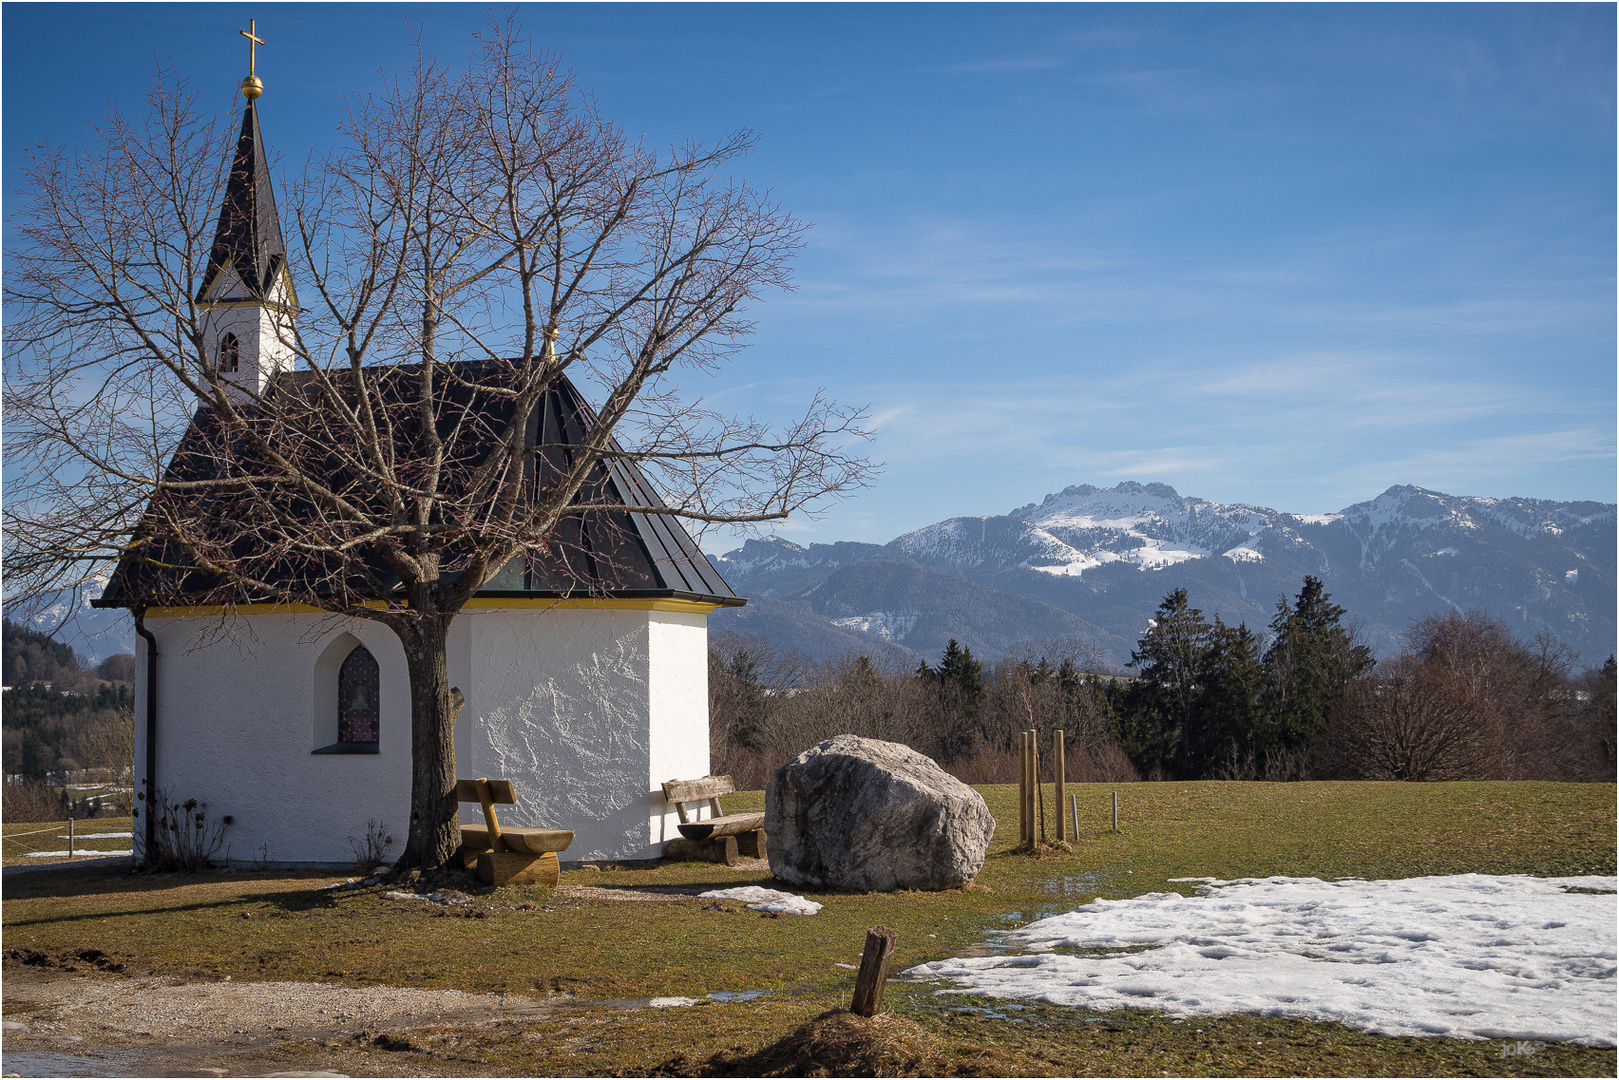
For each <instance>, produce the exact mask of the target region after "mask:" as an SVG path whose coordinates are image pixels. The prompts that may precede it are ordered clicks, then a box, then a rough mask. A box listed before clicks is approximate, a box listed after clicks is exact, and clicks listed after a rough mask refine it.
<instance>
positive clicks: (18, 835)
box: [0, 825, 66, 840]
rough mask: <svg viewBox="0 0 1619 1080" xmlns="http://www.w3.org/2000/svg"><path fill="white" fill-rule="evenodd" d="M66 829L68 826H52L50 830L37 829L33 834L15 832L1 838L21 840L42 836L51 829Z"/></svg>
mask: <svg viewBox="0 0 1619 1080" xmlns="http://www.w3.org/2000/svg"><path fill="white" fill-rule="evenodd" d="M65 827H66V826H64V825H52V826H51V827H50V828H48V829H35V830H34V831H33V832H14V833H7V834H6V835H5V836H3V837H0V839H4V840H17V839H20V838H21V837H24V836H38V835H39V834H40V833H42V832H50V831H51V829H61V828H65Z"/></svg>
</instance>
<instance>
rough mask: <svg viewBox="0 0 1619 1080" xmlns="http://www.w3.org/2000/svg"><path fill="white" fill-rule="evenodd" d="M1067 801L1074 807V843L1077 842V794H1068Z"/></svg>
mask: <svg viewBox="0 0 1619 1080" xmlns="http://www.w3.org/2000/svg"><path fill="white" fill-rule="evenodd" d="M1068 801H1069V803H1070V804H1071V805H1072V806H1073V808H1074V843H1076V844H1077V843H1079V796H1078V795H1070V796H1068Z"/></svg>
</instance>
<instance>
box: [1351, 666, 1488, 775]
mask: <svg viewBox="0 0 1619 1080" xmlns="http://www.w3.org/2000/svg"><path fill="white" fill-rule="evenodd" d="M1456 691H1457V687H1456V686H1455V685H1454V682H1453V681H1452V680H1451V679H1450V678H1448V677H1447V675H1446V673H1445V672H1444V671H1443V670H1442V669H1438V668H1436V667H1434V666H1433V665H1431V664H1427V663H1424V662H1422V661H1421V660H1418V659H1415V658H1413V657H1410V656H1401V657H1397V658H1395V659H1394V660H1390V661H1386V662H1385V663H1383V664H1382V665H1379V668H1378V670H1377V671H1376V672H1375V673H1373V674H1372V675H1370V676H1368V677H1366V678H1362V679H1358V680H1356V681H1355V682H1353V683H1351V684H1350V685H1349V687H1348V688H1347V689H1346V690H1345V692H1344V695H1343V697H1342V698H1341V699H1340V700H1339V702H1338V704H1337V706H1336V708H1335V709H1334V712H1333V714H1332V718H1331V720H1330V721H1329V723H1328V730H1327V733H1326V740H1325V742H1326V745H1327V747H1328V748H1329V749H1328V751H1327V752H1328V753H1329V754H1330V757H1331V758H1332V760H1333V761H1334V763H1335V764H1337V765H1339V766H1340V768H1339V769H1338V771H1341V772H1345V773H1346V774H1348V775H1352V776H1354V777H1356V778H1357V779H1364V780H1476V779H1483V778H1486V777H1489V776H1491V775H1492V774H1493V773H1494V772H1495V771H1496V770H1497V766H1498V763H1499V760H1500V754H1499V750H1498V747H1497V746H1496V745H1495V742H1494V740H1493V739H1492V738H1491V737H1490V735H1491V733H1490V732H1489V730H1488V729H1487V728H1486V727H1484V726H1483V725H1481V724H1479V723H1478V721H1477V718H1476V717H1475V716H1474V715H1472V714H1471V713H1470V712H1469V711H1468V709H1467V706H1466V701H1465V698H1464V697H1463V696H1462V695H1460V694H1458V693H1457V692H1456Z"/></svg>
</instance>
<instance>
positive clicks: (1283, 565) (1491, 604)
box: [710, 481, 1619, 666]
mask: <svg viewBox="0 0 1619 1080" xmlns="http://www.w3.org/2000/svg"><path fill="white" fill-rule="evenodd" d="M1615 510H1616V508H1615V506H1614V504H1611V503H1598V502H1591V501H1579V502H1559V501H1555V500H1547V499H1529V498H1489V497H1481V496H1456V495H1447V494H1445V493H1443V492H1438V491H1432V490H1430V489H1426V488H1422V487H1419V486H1416V485H1410V484H1403V485H1402V484H1397V485H1394V486H1391V487H1390V488H1388V489H1387V490H1386V491H1384V492H1382V493H1381V494H1379V495H1377V496H1375V497H1374V498H1372V499H1368V500H1364V501H1362V502H1358V503H1353V504H1351V505H1350V506H1347V507H1345V508H1344V509H1343V510H1341V511H1339V512H1338V513H1335V514H1292V513H1288V512H1285V511H1279V510H1274V509H1272V508H1269V507H1261V506H1252V505H1248V504H1243V503H1230V504H1226V503H1217V502H1213V501H1211V500H1208V499H1201V498H1195V497H1183V496H1181V495H1180V494H1179V493H1178V492H1177V491H1176V490H1175V489H1174V488H1173V487H1170V486H1169V485H1167V484H1157V483H1153V484H1141V483H1137V482H1135V481H1123V482H1121V483H1119V484H1117V485H1115V486H1114V487H1111V488H1100V487H1096V486H1094V485H1091V484H1079V485H1074V486H1071V487H1068V488H1065V489H1063V490H1062V491H1060V492H1056V493H1053V494H1050V495H1047V496H1046V497H1045V499H1044V500H1042V501H1041V502H1039V503H1029V504H1027V505H1024V506H1020V507H1017V508H1015V509H1013V510H1011V511H1009V512H1008V513H1006V514H1002V515H983V516H975V517H955V518H947V519H945V520H943V521H939V522H935V523H933V524H931V525H926V526H923V527H922V528H919V529H913V530H911V531H909V532H906V533H903V534H901V535H900V536H898V537H895V538H894V539H893V540H891V541H889V542H888V543H887V544H884V545H876V544H866V543H858V542H852V541H840V542H836V543H831V544H823V543H814V544H810V545H808V546H807V547H804V546H800V545H798V544H794V543H792V542H791V541H788V540H784V539H782V538H780V537H768V538H765V539H763V540H749V541H747V542H746V543H745V544H744V545H743V546H742V547H741V548H738V549H735V550H733V551H730V552H726V553H725V554H723V555H720V556H711V560H712V561H713V563H714V565H715V566H717V567H718V568H719V569H720V571H721V573H722V574H724V575H725V576H726V579H727V581H728V582H730V584H731V585H732V587H733V588H736V589H737V590H738V591H739V592H740V593H741V594H742V595H749V594H750V593H757V594H760V595H765V596H771V597H776V598H781V599H783V600H791V601H808V600H810V599H811V597H812V594H813V591H814V590H815V589H816V588H817V587H818V586H819V585H820V583H821V582H823V581H826V580H828V579H830V578H831V577H832V576H833V575H836V574H840V573H842V572H843V571H845V570H847V569H848V568H850V567H853V566H858V565H861V564H863V563H868V562H869V563H872V564H875V565H874V566H873V567H869V568H867V569H866V570H865V571H863V572H862V582H863V585H862V588H863V589H864V590H865V591H866V592H867V593H869V594H870V595H871V596H872V597H873V598H875V597H876V596H877V595H878V594H880V593H882V592H883V591H884V589H885V588H888V585H887V584H886V579H888V578H895V579H898V578H907V577H914V571H915V570H916V569H921V570H926V571H930V572H932V573H934V574H941V575H945V576H946V577H953V578H958V579H961V580H963V581H966V582H969V583H971V584H973V585H977V586H980V587H982V588H984V589H987V590H989V593H987V594H975V601H974V602H975V603H977V604H978V605H979V606H980V610H982V611H983V612H984V615H983V616H982V619H981V620H980V621H982V622H984V624H985V626H986V627H987V626H988V625H989V624H991V623H995V622H997V621H1000V622H1002V623H1004V622H1005V620H1006V618H1007V617H1008V615H1007V612H1009V611H1010V608H1011V607H1015V606H1016V604H1015V602H1014V600H1013V599H1012V598H1016V600H1020V601H1030V600H1033V601H1036V602H1039V603H1041V604H1043V605H1046V606H1047V607H1050V608H1056V609H1058V610H1060V611H1063V612H1066V613H1067V614H1069V615H1071V616H1074V617H1075V618H1077V619H1079V620H1081V621H1082V622H1085V623H1088V624H1090V626H1091V627H1092V628H1094V629H1093V630H1092V631H1090V632H1091V634H1092V636H1093V639H1094V640H1095V641H1096V642H1097V643H1098V651H1099V652H1100V653H1103V654H1104V655H1105V656H1106V658H1107V660H1108V662H1110V663H1112V664H1113V665H1114V666H1122V665H1123V664H1124V663H1126V662H1127V661H1128V653H1129V646H1130V645H1131V644H1133V642H1134V640H1135V639H1136V637H1137V636H1139V634H1140V633H1141V631H1142V630H1143V629H1145V625H1146V620H1147V618H1148V617H1150V615H1151V613H1152V611H1153V610H1154V609H1155V608H1156V606H1157V604H1158V601H1159V600H1160V599H1162V597H1163V596H1164V595H1165V594H1166V593H1168V592H1169V591H1170V590H1171V589H1174V588H1186V589H1188V591H1189V592H1190V593H1191V594H1192V602H1193V603H1194V604H1196V605H1197V606H1199V607H1202V608H1204V609H1205V610H1206V611H1207V612H1208V613H1209V614H1210V615H1211V616H1212V615H1214V614H1219V615H1221V617H1222V618H1225V619H1226V621H1228V622H1232V623H1235V622H1246V623H1248V624H1249V625H1250V626H1251V627H1254V628H1256V629H1257V628H1261V627H1264V626H1265V625H1266V624H1267V623H1268V622H1269V621H1270V619H1271V617H1272V614H1273V613H1274V607H1275V603H1276V601H1277V600H1278V599H1280V598H1282V597H1286V596H1291V595H1293V594H1294V593H1296V592H1297V591H1298V588H1299V585H1300V583H1301V582H1302V580H1303V578H1304V576H1305V575H1306V574H1310V575H1313V576H1316V577H1320V578H1322V580H1323V581H1324V582H1325V583H1326V587H1327V591H1328V592H1329V593H1331V594H1333V596H1334V599H1335V600H1336V601H1337V602H1338V603H1340V604H1343V605H1344V606H1345V607H1346V608H1347V609H1348V611H1349V614H1350V617H1351V618H1353V619H1358V620H1359V621H1360V624H1361V628H1362V632H1363V634H1364V635H1365V636H1366V638H1367V640H1368V643H1369V644H1372V646H1373V648H1374V651H1376V652H1377V653H1378V655H1389V654H1391V653H1392V652H1393V651H1395V650H1396V649H1397V648H1398V647H1399V643H1400V637H1401V635H1402V634H1403V633H1404V631H1405V628H1406V627H1407V626H1408V625H1409V624H1410V622H1411V621H1412V620H1413V619H1416V618H1420V617H1421V616H1422V615H1425V614H1429V613H1432V612H1434V611H1442V610H1447V609H1457V610H1461V609H1467V608H1475V607H1476V608H1481V609H1483V610H1485V611H1487V612H1489V613H1490V614H1492V615H1496V616H1497V617H1502V618H1505V619H1506V621H1507V622H1508V625H1510V626H1512V627H1513V629H1514V632H1515V633H1518V634H1519V636H1520V637H1523V638H1525V639H1527V638H1531V637H1533V636H1534V634H1535V633H1536V632H1537V631H1539V630H1550V631H1551V632H1552V633H1553V634H1555V635H1556V636H1557V637H1558V638H1559V639H1561V640H1563V641H1565V642H1567V643H1568V644H1570V645H1571V646H1573V647H1574V648H1575V649H1576V650H1577V651H1578V652H1579V653H1580V655H1581V659H1582V662H1583V663H1585V664H1587V665H1593V664H1598V663H1601V661H1602V659H1603V658H1605V657H1606V656H1607V655H1608V654H1609V653H1611V652H1612V651H1613V649H1614V638H1615V604H1614V588H1613V584H1614V581H1615V576H1616V575H1615V524H1616V520H1619V519H1616V513H1615ZM845 576H846V577H847V576H848V575H845ZM951 591H952V590H950V589H948V588H945V589H943V590H942V593H949V592H951ZM907 595H909V597H910V603H911V605H912V607H913V608H915V609H916V610H909V611H907V612H904V613H896V612H893V611H887V610H885V609H882V608H880V607H878V606H876V601H875V599H872V600H870V601H867V600H864V599H862V597H861V595H860V593H859V592H855V593H848V592H847V591H846V592H845V593H844V594H843V595H842V596H841V599H840V605H841V606H840V607H839V609H838V612H839V613H838V614H837V615H836V619H837V620H838V624H839V626H840V629H844V630H853V631H855V632H859V633H864V634H865V635H866V637H867V638H869V639H872V640H881V641H883V642H885V643H887V644H889V645H901V646H905V647H911V646H910V645H909V644H908V639H910V638H911V637H912V636H913V635H916V640H917V643H918V645H920V644H921V643H922V642H924V641H925V642H927V643H929V644H932V643H933V642H934V641H935V640H936V639H938V638H939V636H940V634H941V633H944V632H945V630H944V629H941V628H942V627H945V626H949V627H953V628H955V629H957V630H959V631H960V633H957V634H955V635H954V636H956V637H957V638H958V639H959V640H961V641H962V642H963V644H967V645H969V646H970V647H972V648H974V650H975V651H980V650H981V649H994V648H1000V647H1002V645H1004V643H1005V639H1006V634H1005V633H1004V632H995V633H987V632H986V633H985V634H978V633H977V631H976V630H975V629H974V627H975V621H974V619H973V618H971V617H969V615H968V613H966V612H964V611H962V610H957V608H958V606H959V605H958V603H957V601H958V600H959V598H957V599H956V600H952V599H951V598H950V597H948V596H944V595H941V596H940V598H939V600H938V603H936V604H933V605H932V608H931V609H929V610H923V609H924V608H928V605H927V604H922V603H920V602H919V599H918V595H917V594H916V593H914V591H913V592H912V593H910V594H907ZM986 604H987V605H989V607H992V608H995V609H996V610H995V611H994V612H990V611H989V610H988V608H985V607H984V605H986ZM1009 605H1010V607H1009ZM811 608H812V609H813V608H814V605H813V603H812V604H811ZM865 609H869V610H865ZM1001 609H1006V610H1005V611H1003V610H1001ZM823 614H824V613H823ZM896 615H903V618H896ZM728 617H731V616H729V614H728V613H724V612H716V613H715V615H714V616H712V617H711V619H710V624H711V626H713V627H714V628H715V629H717V630H718V629H723V628H724V627H725V625H726V622H727V619H728ZM825 617H828V618H829V621H830V619H831V616H825ZM1050 621H1051V620H1050V619H1049V618H1047V619H1044V620H1036V622H1041V624H1042V625H1045V624H1046V623H1049V622H1050ZM935 624H937V625H935ZM763 629H764V626H763V623H762V622H756V626H755V630H756V632H757V631H761V630H763ZM1031 636H1034V635H1031ZM974 638H976V639H977V640H978V642H979V644H973V641H972V639H974ZM918 651H923V652H924V654H925V653H926V650H923V649H919V650H918ZM981 655H986V654H984V653H982V652H981ZM987 655H988V656H993V655H999V654H998V653H995V652H990V653H988V654H987Z"/></svg>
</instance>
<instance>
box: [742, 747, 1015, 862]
mask: <svg viewBox="0 0 1619 1080" xmlns="http://www.w3.org/2000/svg"><path fill="white" fill-rule="evenodd" d="M765 834H766V836H767V837H768V839H767V841H766V849H767V853H768V854H769V856H770V869H771V872H772V873H774V874H775V875H776V876H777V877H779V878H781V879H782V880H783V881H787V882H791V883H792V884H794V885H800V886H804V887H806V888H813V889H849V890H853V891H858V892H868V891H873V890H875V891H883V892H886V891H888V890H891V889H950V888H955V887H957V886H960V885H965V884H967V883H968V882H969V881H971V880H972V879H973V878H974V877H975V876H976V875H977V874H978V871H979V870H980V869H982V868H983V865H984V853H985V852H986V851H988V850H989V838H990V837H992V836H994V835H995V818H994V816H993V815H992V814H990V812H989V807H987V806H985V805H984V800H983V798H982V797H980V796H979V794H978V792H976V791H974V790H973V789H972V788H970V787H968V786H967V785H966V784H963V783H962V782H961V781H960V780H957V779H956V778H955V777H953V776H951V775H950V774H949V773H947V772H945V771H944V770H943V769H941V768H939V766H938V765H937V764H936V763H935V762H934V761H933V759H932V758H928V757H923V756H922V755H921V754H918V753H917V752H916V751H915V750H912V749H911V748H910V747H908V746H901V745H900V744H899V743H891V742H882V741H881V740H878V739H862V738H859V737H858V736H855V735H839V736H837V737H836V738H833V739H828V740H826V741H825V742H823V743H820V744H818V745H816V746H813V747H811V748H810V749H808V750H806V751H804V752H803V753H802V754H799V755H798V756H797V757H796V758H794V759H793V760H791V761H789V762H788V763H787V764H785V765H783V766H782V767H781V768H779V769H777V770H776V771H775V774H774V775H773V776H772V777H771V778H770V784H769V786H768V787H767V788H766V789H765Z"/></svg>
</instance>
